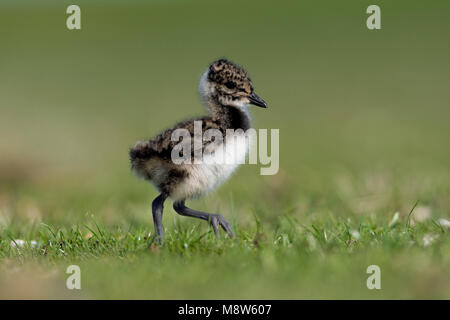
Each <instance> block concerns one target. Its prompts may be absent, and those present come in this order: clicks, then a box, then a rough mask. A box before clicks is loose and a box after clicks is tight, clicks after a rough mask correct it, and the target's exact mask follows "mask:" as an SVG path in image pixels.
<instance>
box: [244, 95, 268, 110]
mask: <svg viewBox="0 0 450 320" xmlns="http://www.w3.org/2000/svg"><path fill="white" fill-rule="evenodd" d="M248 100H250V103H251V104H254V105H255V106H258V107H261V108H267V103H266V102H265V101H264V100H263V99H261V98H260V97H258V95H257V94H256V93H254V92H252V94H251V95H249V96H248Z"/></svg>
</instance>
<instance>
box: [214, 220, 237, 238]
mask: <svg viewBox="0 0 450 320" xmlns="http://www.w3.org/2000/svg"><path fill="white" fill-rule="evenodd" d="M210 223H211V226H212V227H213V230H214V234H215V235H216V237H217V238H220V235H219V226H221V227H222V229H223V230H225V231H226V233H227V234H228V236H229V237H230V238H233V237H234V233H233V230H232V229H231V225H230V224H229V223H228V221H227V220H225V218H224V217H223V216H222V215H221V214H212V215H211V216H210Z"/></svg>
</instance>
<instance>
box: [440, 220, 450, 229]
mask: <svg viewBox="0 0 450 320" xmlns="http://www.w3.org/2000/svg"><path fill="white" fill-rule="evenodd" d="M439 224H440V225H441V226H443V227H445V228H449V227H450V221H448V220H447V219H439Z"/></svg>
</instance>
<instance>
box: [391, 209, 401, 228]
mask: <svg viewBox="0 0 450 320" xmlns="http://www.w3.org/2000/svg"><path fill="white" fill-rule="evenodd" d="M399 220H400V214H399V213H398V212H396V213H395V214H394V216H393V217H392V219H391V222H389V227H393V226H395V225H396V224H397V223H398V221H399Z"/></svg>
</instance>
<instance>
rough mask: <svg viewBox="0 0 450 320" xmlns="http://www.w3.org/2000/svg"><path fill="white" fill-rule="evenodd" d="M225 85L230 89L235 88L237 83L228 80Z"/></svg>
mask: <svg viewBox="0 0 450 320" xmlns="http://www.w3.org/2000/svg"><path fill="white" fill-rule="evenodd" d="M225 87H227V88H228V89H234V88H236V84H235V83H234V82H233V81H227V82H226V83H225Z"/></svg>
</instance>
